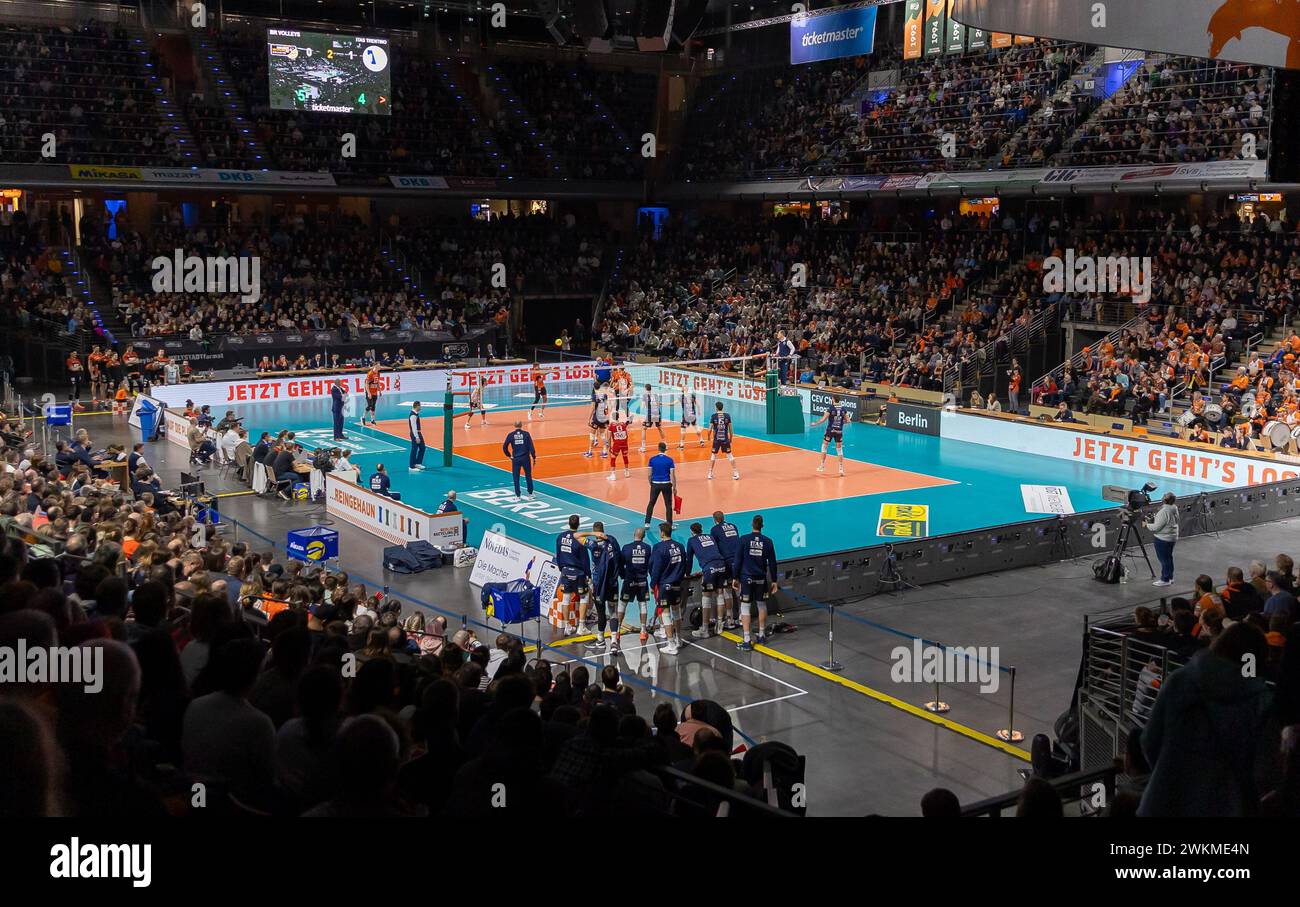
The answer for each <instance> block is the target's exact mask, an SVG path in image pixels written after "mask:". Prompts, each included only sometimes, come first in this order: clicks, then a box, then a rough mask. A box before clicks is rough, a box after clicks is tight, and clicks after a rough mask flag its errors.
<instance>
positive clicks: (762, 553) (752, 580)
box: [731, 516, 776, 652]
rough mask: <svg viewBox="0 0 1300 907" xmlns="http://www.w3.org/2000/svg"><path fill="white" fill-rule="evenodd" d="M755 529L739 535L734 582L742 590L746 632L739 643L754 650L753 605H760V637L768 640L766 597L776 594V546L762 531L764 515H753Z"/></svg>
mask: <svg viewBox="0 0 1300 907" xmlns="http://www.w3.org/2000/svg"><path fill="white" fill-rule="evenodd" d="M753 525H754V531H753V532H751V533H750V534H749V535H746V536H743V537H742V538H741V539H740V544H739V545H737V546H736V559H735V561H733V562H732V565H731V569H732V574H733V575H734V576H735V577H736V579H734V580H733V581H732V586H733V587H734V588H735V589H737V590H738V591H739V592H740V625H741V628H742V630H743V632H744V634H745V638H744V640H743V641H742V642H741V643H740V644H739V645H738V646H737V648H739V649H743V650H744V651H746V652H752V651H753V650H754V644H753V643H752V642H751V641H750V638H749V621H750V609H751V608H752V607H754V606H757V608H758V641H759V642H766V641H767V599H768V597H769V596H771V595H775V594H776V548H775V546H773V545H772V540H771V539H770V538H768V537H767V536H765V535H763V518H762V517H761V516H755V517H754V524H753Z"/></svg>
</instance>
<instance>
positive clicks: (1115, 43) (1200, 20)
mask: <svg viewBox="0 0 1300 907" xmlns="http://www.w3.org/2000/svg"><path fill="white" fill-rule="evenodd" d="M952 15H953V17H954V18H955V19H957V21H959V22H961V23H962V24H963V25H968V26H973V27H975V28H982V29H986V30H990V31H993V30H997V31H1004V32H1007V31H1009V32H1012V33H1014V34H1017V35H1037V36H1038V37H1040V38H1058V39H1060V40H1063V41H1078V42H1080V43H1084V44H1098V45H1102V46H1107V47H1131V48H1134V49H1137V50H1149V51H1159V52H1161V53H1168V54H1179V55H1185V56H1189V57H1211V58H1214V59H1218V60H1232V61H1234V62H1238V63H1256V64H1263V65H1265V66H1281V67H1286V68H1287V69H1300V3H1295V2H1294V0H1165V2H1163V3H1137V2H1133V0H957V5H956V7H955V8H954V9H953V11H952ZM994 46H996V44H995V45H994Z"/></svg>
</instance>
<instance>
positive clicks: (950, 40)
mask: <svg viewBox="0 0 1300 907" xmlns="http://www.w3.org/2000/svg"><path fill="white" fill-rule="evenodd" d="M956 2H957V0H948V20H947V21H948V29H947V41H946V42H945V43H944V48H943V50H944V53H949V54H959V53H961V52H962V51H963V50H965V49H966V26H964V25H962V24H961V23H960V22H958V21H957V20H956V19H954V18H953V17H952V7H953V4H954V3H956Z"/></svg>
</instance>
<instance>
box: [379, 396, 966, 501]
mask: <svg viewBox="0 0 1300 907" xmlns="http://www.w3.org/2000/svg"><path fill="white" fill-rule="evenodd" d="M590 409H591V408H590V407H589V406H584V405H578V406H572V405H569V406H555V407H550V408H548V409H547V411H546V418H545V419H538V418H534V419H533V420H532V421H528V419H527V413H526V412H524V411H521V410H496V411H489V412H488V416H487V418H488V424H487V425H486V426H485V425H483V424H482V422H481V416H480V415H478V414H475V415H474V417H473V420H472V422H471V423H470V428H469V430H468V431H466V430H465V427H464V426H465V419H466V416H465V415H464V414H457V415H455V416H453V419H454V422H455V424H454V426H453V428H452V431H453V432H455V434H454V436H453V441H452V445H453V450H454V452H455V454H456V455H457V456H461V457H465V458H467V459H470V460H474V461H476V462H479V463H482V464H484V465H487V466H494V467H497V468H498V469H501V470H503V471H504V472H506V473H507V474H508V473H509V471H510V461H509V459H508V458H507V457H506V456H505V454H503V453H502V450H501V445H502V443H503V442H504V441H505V437H506V434H507V433H508V432H509V431H510V430H512V429H513V428H514V423H515V421H516V419H519V420H521V421H523V426H524V428H526V429H527V430H528V431H529V432H530V433H531V434H532V436H533V443H534V445H535V446H536V448H537V465H536V466H535V467H534V469H533V478H534V479H536V480H537V481H539V482H547V483H549V484H551V485H553V486H556V487H558V488H563V489H566V490H568V491H572V492H575V493H577V494H581V495H583V496H585V497H588V498H591V499H593V500H598V501H605V502H607V503H610V504H613V505H616V506H619V507H623V508H625V509H627V510H631V511H634V512H637V513H643V512H644V508H645V504H646V490H647V487H648V484H647V483H648V476H649V467H648V466H647V465H646V463H647V462H648V460H649V458H650V457H651V456H653V455H654V454H655V453H656V452H657V449H658V443H659V434H658V432H656V431H655V430H654V429H653V428H652V429H650V433H649V435H648V437H647V440H646V451H645V453H641V452H640V451H639V450H638V448H639V447H640V446H641V438H642V429H641V425H640V423H639V420H637V419H636V418H635V416H634V418H633V420H632V422H631V423H629V431H628V435H629V450H628V463H629V468H630V469H631V475H630V476H629V477H624V475H623V462H622V458H621V457H620V459H619V462H618V471H617V477H616V480H615V481H613V482H610V481H609V471H610V469H609V459H608V458H607V457H606V458H601V457H599V456H598V455H599V453H600V451H599V450H596V451H595V454H596V455H597V456H593V457H592V458H591V459H587V458H586V457H583V456H582V454H583V452H584V451H586V450H587V449H588V446H589V441H588V426H587V420H588V416H589V413H590ZM375 428H376V429H377V430H378V431H381V432H384V433H386V434H390V435H393V436H395V437H398V438H401V439H403V440H407V441H409V438H410V432H409V429H408V427H407V424H406V420H404V419H388V420H383V421H381V422H379V423H378V425H377V426H375ZM703 435H704V437H705V439H706V442H705V444H704V445H703V446H701V445H700V443H699V441H698V440H697V439H696V437H695V433H694V431H693V430H688V431H687V433H686V447H685V449H684V450H678V449H677V445H678V443H679V441H680V440H681V428H680V426H679V425H678V424H677V423H676V422H665V423H664V438H665V441H666V442H667V443H668V454H669V455H670V456H671V457H672V458H673V459H674V460H676V462H677V493H678V494H679V495H680V496H681V498H682V501H683V514H684V515H688V516H689V515H695V516H703V515H706V514H709V513H712V512H713V511H714V510H722V511H725V512H733V511H739V510H753V509H756V508H765V507H766V508H771V507H784V506H790V505H798V504H809V503H813V502H817V501H827V500H834V499H837V498H852V497H858V496H862V495H873V494H881V493H884V492H895V491H905V490H911V489H920V488H933V487H936V486H940V485H952V484H955V483H954V482H953V481H952V480H950V479H941V478H936V477H935V476H930V475H924V474H922V473H916V472H908V471H906V470H902V469H894V468H891V467H889V466H880V465H877V464H875V463H866V462H863V461H861V460H853V459H850V458H848V457H847V456H846V457H845V473H846V474H845V475H844V476H843V477H841V476H840V475H839V462H838V460H837V459H836V458H835V456H834V449H833V448H832V450H831V452H830V456H828V457H827V460H826V471H825V472H824V473H819V472H817V464H818V463H819V462H820V460H821V454H820V452H819V451H816V450H808V449H805V448H799V447H791V446H788V445H785V444H778V443H774V442H772V441H767V440H762V439H757V438H749V437H745V436H743V435H737V436H736V437H735V439H734V440H733V441H732V445H731V450H732V453H733V454H734V455H735V457H736V468H737V469H738V470H739V472H740V477H741V480H740V481H733V480H732V478H731V464H730V463H728V462H727V459H726V456H725V455H724V454H719V455H718V460H717V462H716V463H715V464H714V473H713V479H712V480H710V479H708V471H709V456H710V450H711V448H710V445H709V444H708V441H707V439H708V433H707V432H703ZM424 436H425V439H426V444H427V446H428V447H429V448H431V449H437V450H441V449H442V448H441V445H442V436H443V417H441V416H439V417H435V418H426V419H425V420H424ZM796 437H799V436H796ZM873 516H874V515H873Z"/></svg>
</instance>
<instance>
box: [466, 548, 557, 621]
mask: <svg viewBox="0 0 1300 907" xmlns="http://www.w3.org/2000/svg"><path fill="white" fill-rule="evenodd" d="M516 579H526V580H528V582H530V583H532V584H533V585H534V586H538V587H540V588H541V590H542V606H543V608H545V606H546V604H547V603H548V602H550V601H552V600H554V598H555V587H556V586H558V585H559V582H560V568H559V567H557V566H555V561H554V560H552V559H551V556H550V555H549V554H547V553H546V552H544V551H542V550H541V549H540V548H534V547H532V546H531V545H525V544H524V543H523V542H516V541H515V540H514V539H512V538H510V537H508V536H504V535H502V534H500V533H499V532H485V533H483V544H482V545H480V546H479V549H478V558H477V559H476V560H475V561H474V570H473V572H471V573H470V575H469V581H470V584H471V585H473V586H478V587H479V588H482V587H483V585H484V584H485V583H508V582H510V581H511V580H516Z"/></svg>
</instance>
